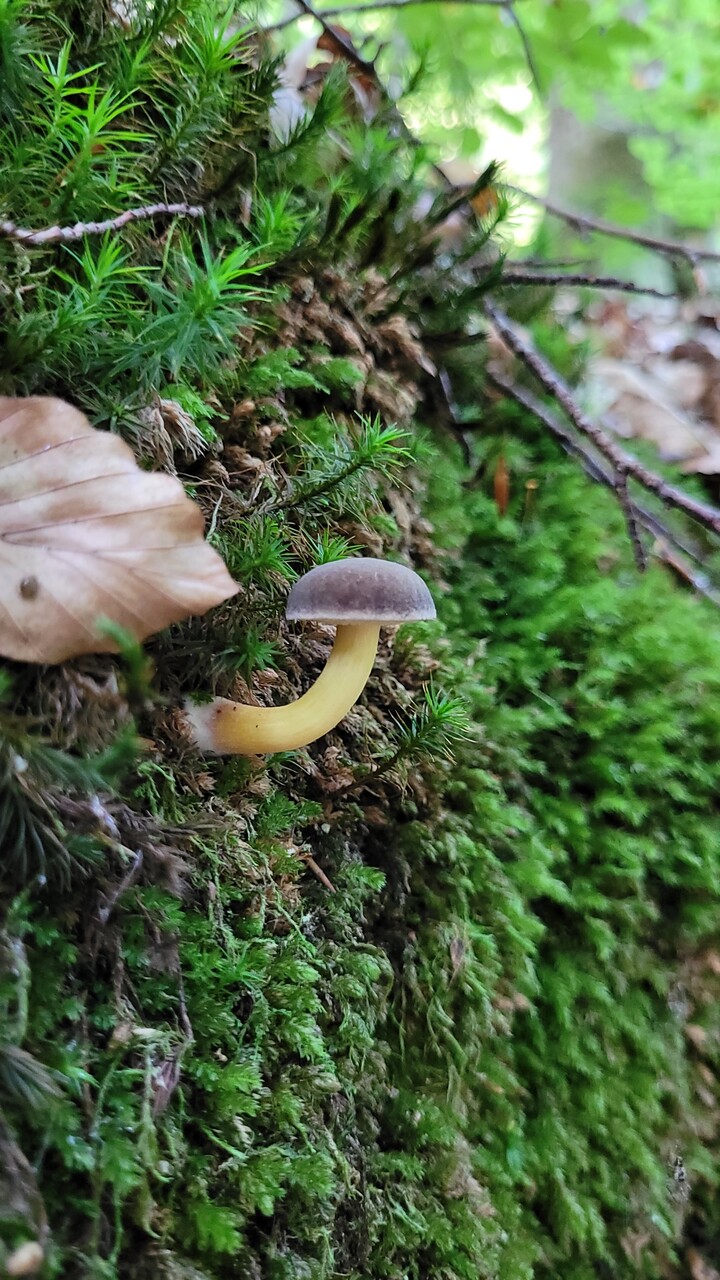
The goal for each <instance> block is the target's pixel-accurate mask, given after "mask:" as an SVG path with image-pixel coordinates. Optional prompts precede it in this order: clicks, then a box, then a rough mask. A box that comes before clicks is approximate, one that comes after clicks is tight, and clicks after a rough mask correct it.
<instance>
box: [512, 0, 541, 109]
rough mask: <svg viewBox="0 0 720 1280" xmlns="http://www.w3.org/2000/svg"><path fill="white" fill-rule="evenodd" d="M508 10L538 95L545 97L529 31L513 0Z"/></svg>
mask: <svg viewBox="0 0 720 1280" xmlns="http://www.w3.org/2000/svg"><path fill="white" fill-rule="evenodd" d="M506 10H507V14H508V17H509V18H510V21H511V22H512V24H513V26H514V27H515V30H516V31H517V33H518V35H519V37H520V43H521V44H522V47H523V53H524V54H525V61H526V63H527V66H528V71H529V72H530V77H531V79H532V82H533V84H534V85H535V89H536V92H537V95H538V97H539V98H540V99H543V98H544V97H545V90H544V89H543V86H542V80H541V79H540V72H539V71H538V66H537V62H536V61H535V54H534V53H533V49H532V45H531V44H530V41H529V39H528V35H527V32H526V30H525V28H524V26H523V24H522V22H521V21H520V19H519V18H518V16H517V13H516V12H515V5H514V3H512V0H511V3H510V4H508V5H507V7H506Z"/></svg>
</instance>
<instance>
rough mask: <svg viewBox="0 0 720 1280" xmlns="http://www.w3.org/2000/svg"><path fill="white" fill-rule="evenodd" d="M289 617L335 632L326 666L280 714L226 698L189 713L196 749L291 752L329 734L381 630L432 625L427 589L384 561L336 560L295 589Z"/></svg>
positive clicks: (365, 671)
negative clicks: (401, 625) (332, 628)
mask: <svg viewBox="0 0 720 1280" xmlns="http://www.w3.org/2000/svg"><path fill="white" fill-rule="evenodd" d="M286 615H287V617H288V618H289V619H291V620H293V621H313V622H321V623H327V624H329V625H332V626H336V627H337V633H336V636H335V643H334V645H333V648H332V652H331V654H330V657H329V658H328V661H327V664H326V666H325V668H324V670H323V671H322V673H321V674H320V676H319V677H318V679H317V680H316V681H315V684H314V685H313V686H312V688H311V689H309V690H308V691H307V693H305V694H303V696H302V697H301V698H298V699H297V701H296V702H291V703H289V704H287V705H286V706H283V707H254V706H248V705H245V704H243V703H239V702H231V701H230V700H229V699H227V698H215V699H214V701H213V702H211V703H208V704H206V705H200V706H188V707H187V708H186V713H187V717H188V720H189V723H190V726H191V730H192V736H193V740H194V742H195V744H196V745H197V746H198V747H200V748H201V750H203V751H212V752H215V753H216V754H220V755H259V754H262V753H264V752H274V751H292V750H293V749H294V748H296V747H304V746H307V745H308V743H311V742H314V741H315V740H316V739H317V738H321V737H322V736H323V734H325V733H329V731H330V730H331V729H332V728H334V726H335V725H336V724H338V722H339V721H340V720H342V719H343V717H344V716H346V715H347V713H348V711H349V710H350V708H351V707H352V706H354V704H355V703H356V702H357V700H358V698H359V697H360V694H361V693H362V691H363V689H364V688H365V685H366V683H367V680H368V677H369V675H370V672H371V671H372V668H373V664H374V662H375V657H376V654H377V646H378V639H379V636H380V628H381V626H395V625H398V624H399V623H402V622H418V621H421V620H423V619H430V618H434V617H435V605H434V604H433V601H432V597H431V595H430V592H429V591H428V589H427V587H426V586H425V583H424V582H423V581H422V578H420V577H419V576H418V575H417V574H416V573H414V572H413V570H412V569H408V568H406V566H405V565H401V564H395V563H393V562H392V561H389V560H376V559H371V558H366V559H359V560H338V561H335V562H333V563H331V564H324V565H318V566H317V568H315V569H311V570H310V572H309V573H306V574H305V575H304V576H303V577H302V578H300V579H299V580H298V582H296V583H295V586H294V587H293V589H292V591H291V592H290V595H289V597H288V603H287V609H286Z"/></svg>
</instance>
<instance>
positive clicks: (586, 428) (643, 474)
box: [484, 302, 720, 534]
mask: <svg viewBox="0 0 720 1280" xmlns="http://www.w3.org/2000/svg"><path fill="white" fill-rule="evenodd" d="M484 309H485V314H486V315H487V317H488V319H489V320H490V321H491V322H492V324H493V325H494V326H495V329H496V330H497V332H498V334H499V335H500V337H501V338H502V339H503V341H504V342H505V343H506V344H507V346H508V347H509V348H510V350H511V351H512V352H513V353H514V354H515V355H516V356H517V358H518V360H520V361H521V363H522V364H524V365H525V367H526V368H527V369H529V370H530V372H531V373H533V374H534V376H535V377H536V378H537V379H538V381H539V382H540V383H541V385H542V386H543V387H544V388H545V390H546V391H547V392H549V394H550V395H551V396H553V398H554V399H555V400H556V401H557V403H558V404H559V405H560V407H561V409H562V410H563V411H564V412H565V413H566V414H567V416H568V418H569V419H570V421H571V422H572V424H573V426H574V427H576V429H577V430H578V431H579V432H580V433H581V434H582V435H584V436H587V438H588V439H589V440H592V442H593V444H594V445H595V447H596V448H597V449H598V451H599V452H600V453H601V454H602V455H603V456H604V457H605V458H606V459H607V460H608V462H609V463H610V464H611V466H612V468H613V472H614V473H617V472H618V471H620V472H624V473H625V474H626V475H627V476H628V478H631V479H633V480H637V481H638V483H639V484H641V485H642V486H643V487H644V488H645V489H648V490H650V492H652V493H656V494H657V495H658V497H659V498H660V499H661V500H662V502H664V503H665V504H666V505H667V506H670V507H676V508H677V509H678V510H680V511H684V512H685V513H686V514H687V515H689V516H692V518H693V519H694V520H697V521H698V522H699V523H700V524H703V525H705V526H706V528H708V529H712V531H713V533H717V534H720V509H718V508H717V507H714V506H712V505H711V504H710V503H708V502H701V501H700V499H699V498H693V497H691V495H690V494H688V493H685V492H684V491H683V490H682V489H678V488H677V486H676V485H674V484H670V483H669V482H668V481H667V480H664V479H663V477H662V476H659V475H658V474H657V473H656V472H655V471H651V470H650V468H649V467H646V466H645V464H644V463H642V462H641V461H640V460H639V458H635V457H634V456H633V455H632V454H630V453H626V451H625V450H624V449H622V448H621V447H620V445H619V444H618V443H617V442H616V441H615V440H614V439H613V437H612V436H611V435H610V434H609V433H608V432H607V431H604V430H603V428H602V427H599V426H598V425H597V424H596V423H594V422H592V421H591V419H590V418H588V416H587V414H585V413H584V412H583V410H582V409H581V408H580V406H579V405H578V404H577V403H576V401H575V399H574V397H573V394H572V392H571V390H570V388H569V386H568V385H567V383H566V382H565V380H564V379H563V378H562V377H561V376H560V374H559V373H558V372H557V370H556V369H553V367H552V365H550V364H548V362H547V361H546V360H544V359H543V357H542V356H541V355H540V354H539V353H538V352H537V351H536V350H535V348H534V347H533V345H532V343H531V342H530V341H529V339H528V338H526V337H525V335H524V333H523V332H522V331H521V329H519V328H518V326H517V325H515V324H514V323H513V321H512V320H510V318H509V317H508V316H506V315H505V313H504V312H503V311H501V310H500V309H499V308H498V307H495V306H493V304H492V303H490V302H485V304H484Z"/></svg>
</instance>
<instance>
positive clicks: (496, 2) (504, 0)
mask: <svg viewBox="0 0 720 1280" xmlns="http://www.w3.org/2000/svg"><path fill="white" fill-rule="evenodd" d="M299 2H300V0H296V3H298V4H299ZM451 2H452V3H453V4H462V5H468V6H470V7H476V8H482V9H488V8H490V9H509V8H510V7H511V5H512V3H513V0H451ZM442 3H444V0H376V3H374V4H373V3H371V2H370V0H368V3H363V4H348V5H342V6H337V7H335V8H332V9H322V10H321V11H319V12H317V13H315V14H314V15H313V16H314V17H317V18H342V17H344V16H345V15H346V14H348V13H353V14H354V13H378V12H380V10H382V9H410V8H412V7H417V6H418V5H425V4H442ZM302 17H303V11H302V9H301V10H300V12H299V13H293V14H291V15H290V17H289V18H283V19H282V21H281V22H274V23H273V24H272V26H270V27H263V30H264V31H282V30H283V29H284V28H285V27H291V26H292V24H293V23H294V22H297V20H298V18H302Z"/></svg>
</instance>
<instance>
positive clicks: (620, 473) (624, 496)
mask: <svg viewBox="0 0 720 1280" xmlns="http://www.w3.org/2000/svg"><path fill="white" fill-rule="evenodd" d="M613 488H614V489H615V497H616V498H617V500H618V502H619V504H620V507H621V508H622V513H623V515H624V516H625V524H626V525H627V531H628V535H629V538H630V545H631V547H632V550H633V556H634V557H635V565H636V567H637V568H638V569H639V570H640V572H641V573H644V572H645V570H646V569H647V567H648V558H647V552H646V550H645V546H644V544H643V540H642V538H641V537H640V530H639V528H638V516H637V511H636V510H635V507H634V506H633V503H632V501H631V498H630V495H629V493H628V483H627V470H626V469H625V468H624V467H623V468H621V469H618V470H617V471H616V472H615V478H614V485H613Z"/></svg>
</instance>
